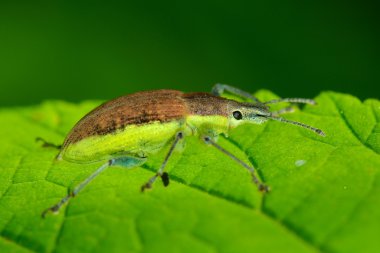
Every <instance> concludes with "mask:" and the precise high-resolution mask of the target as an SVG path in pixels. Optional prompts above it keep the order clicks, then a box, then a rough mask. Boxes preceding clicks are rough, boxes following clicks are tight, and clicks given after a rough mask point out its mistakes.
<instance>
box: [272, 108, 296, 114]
mask: <svg viewBox="0 0 380 253" xmlns="http://www.w3.org/2000/svg"><path fill="white" fill-rule="evenodd" d="M289 112H294V108H293V107H291V106H288V107H285V108H282V109H280V110H278V111H273V112H271V114H272V115H273V116H278V115H281V114H284V113H289Z"/></svg>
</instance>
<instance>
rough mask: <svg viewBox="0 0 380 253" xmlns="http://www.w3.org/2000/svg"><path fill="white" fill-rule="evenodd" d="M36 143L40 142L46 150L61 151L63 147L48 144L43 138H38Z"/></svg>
mask: <svg viewBox="0 0 380 253" xmlns="http://www.w3.org/2000/svg"><path fill="white" fill-rule="evenodd" d="M36 141H37V142H38V141H40V142H42V147H44V148H56V149H61V147H62V145H56V144H54V143H51V142H47V141H45V140H44V139H43V138H41V137H37V138H36Z"/></svg>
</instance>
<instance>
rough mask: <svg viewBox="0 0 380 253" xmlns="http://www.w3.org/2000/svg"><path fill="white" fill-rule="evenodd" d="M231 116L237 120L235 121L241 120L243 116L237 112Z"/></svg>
mask: <svg viewBox="0 0 380 253" xmlns="http://www.w3.org/2000/svg"><path fill="white" fill-rule="evenodd" d="M232 116H234V118H235V119H237V120H241V119H242V118H243V115H242V114H241V112H239V111H234V112H233V113H232Z"/></svg>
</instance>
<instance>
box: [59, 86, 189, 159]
mask: <svg viewBox="0 0 380 253" xmlns="http://www.w3.org/2000/svg"><path fill="white" fill-rule="evenodd" d="M182 95H183V93H182V92H180V91H174V90H158V91H148V92H138V93H135V94H131V95H127V96H123V97H119V98H116V99H114V100H111V101H108V102H106V103H104V104H102V105H101V106H99V107H97V108H95V109H94V110H93V111H91V112H90V113H88V114H87V115H86V116H84V117H83V118H82V119H81V120H80V121H79V122H78V123H77V124H76V125H75V126H74V128H73V129H72V130H71V132H70V133H69V134H68V135H67V137H66V139H65V141H64V143H63V146H62V150H61V153H60V154H59V156H58V158H63V159H66V160H70V161H77V162H80V161H81V162H93V161H99V160H105V159H108V158H110V157H112V156H115V155H119V154H121V153H128V154H133V155H145V154H150V153H152V152H155V151H157V150H159V149H160V148H161V147H162V146H163V145H165V144H166V142H167V141H169V140H171V139H172V138H173V136H174V135H175V134H176V133H177V132H178V131H180V129H181V127H182V124H183V121H184V118H185V117H186V115H187V114H188V108H187V106H186V103H185V101H184V99H183V98H182Z"/></svg>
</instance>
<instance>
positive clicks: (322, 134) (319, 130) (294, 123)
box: [263, 116, 326, 136]
mask: <svg viewBox="0 0 380 253" xmlns="http://www.w3.org/2000/svg"><path fill="white" fill-rule="evenodd" d="M263 117H265V118H268V119H273V120H277V121H280V122H285V123H288V124H292V125H296V126H300V127H303V128H306V129H309V130H311V131H313V132H315V133H316V134H319V135H320V136H326V134H325V133H324V132H323V131H322V130H321V129H318V128H315V127H312V126H309V125H306V124H303V123H300V122H297V121H292V120H288V119H284V118H281V117H274V116H263Z"/></svg>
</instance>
